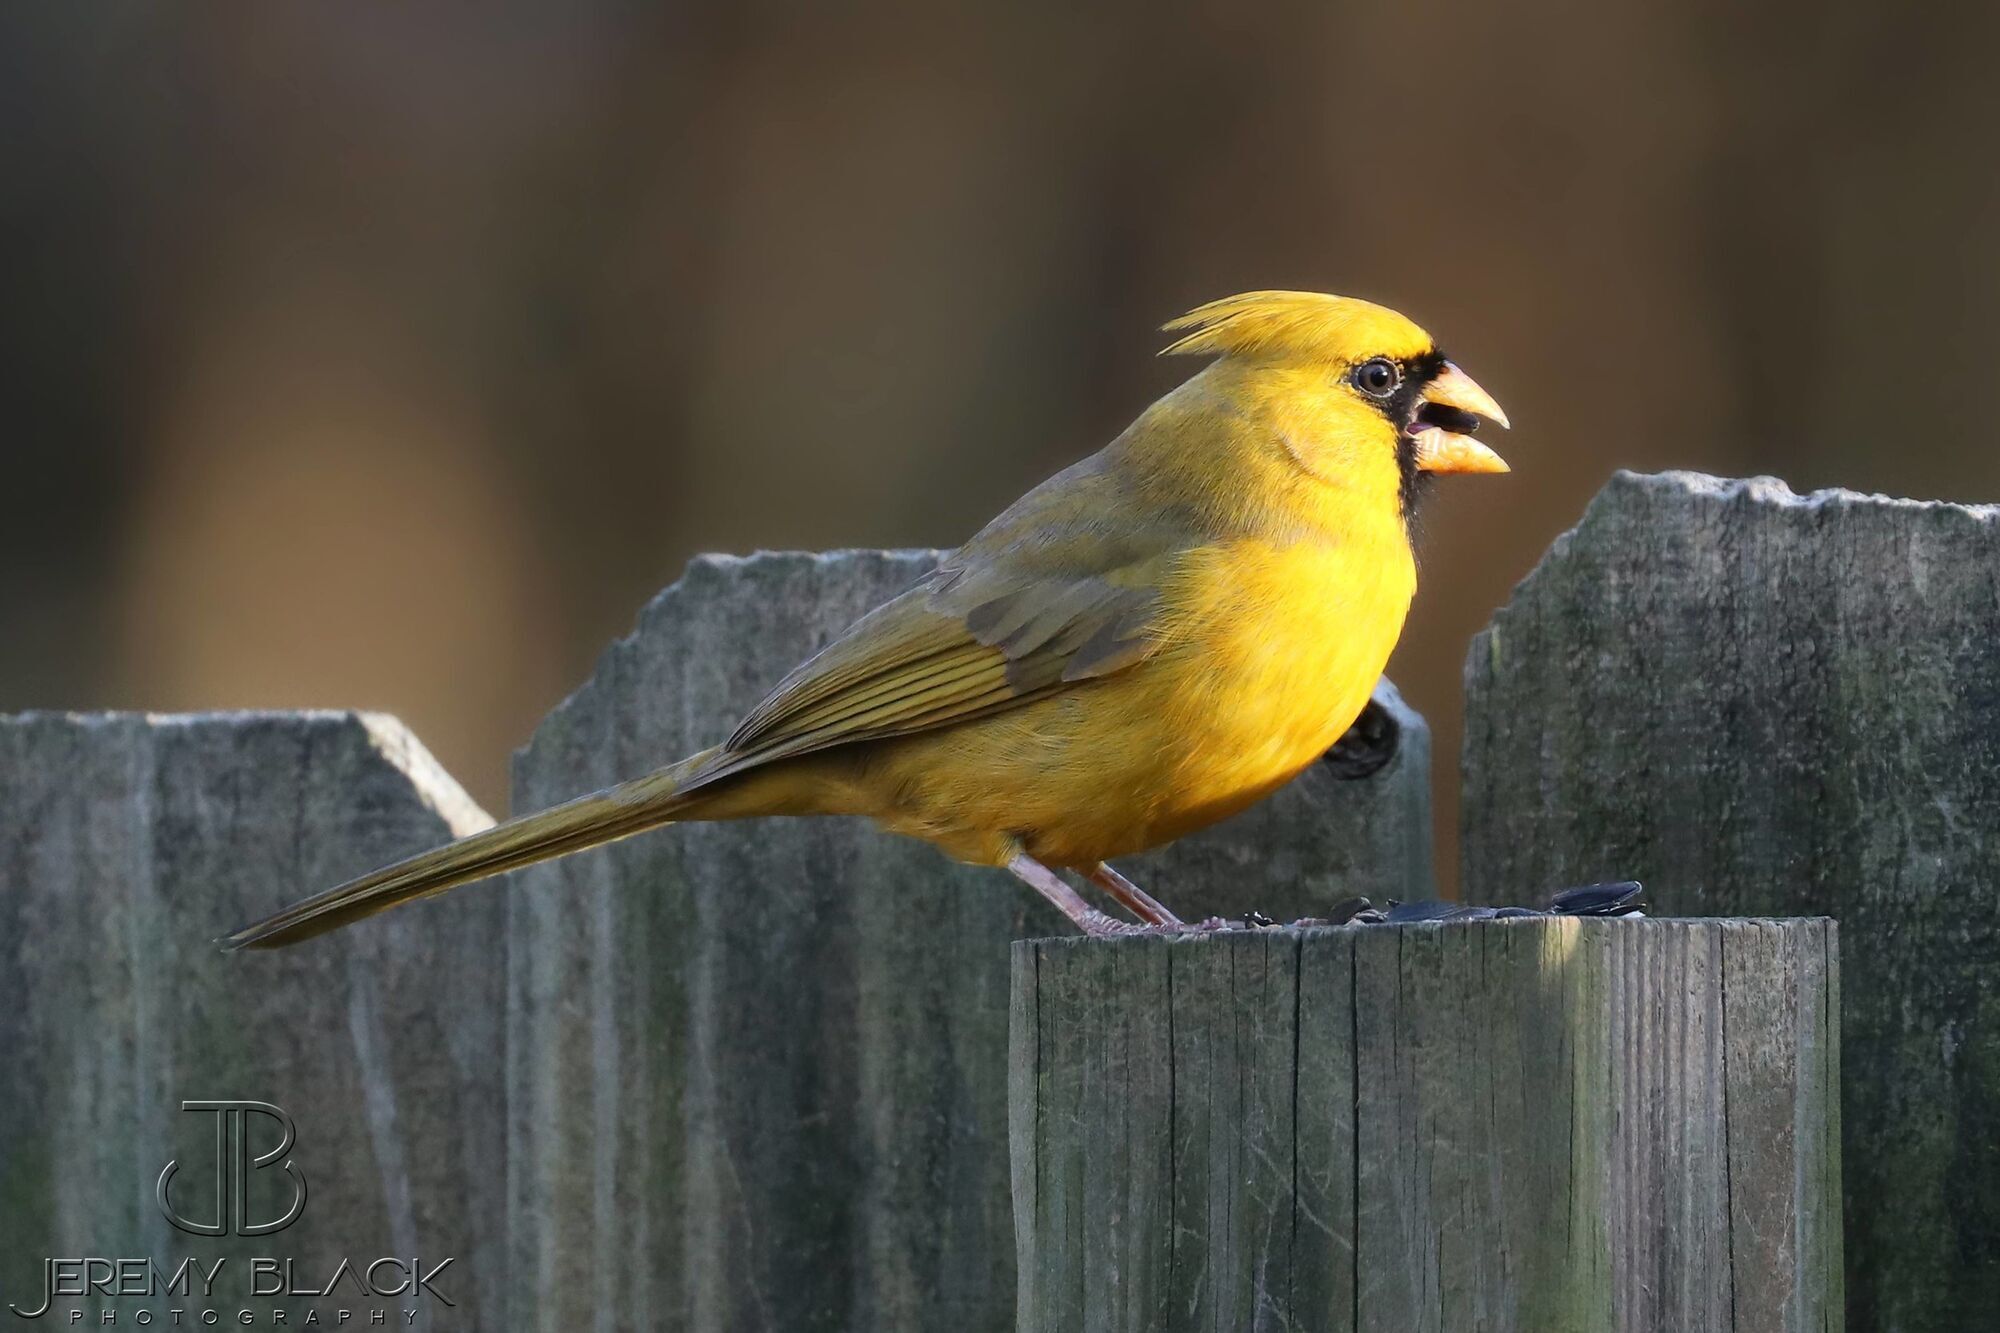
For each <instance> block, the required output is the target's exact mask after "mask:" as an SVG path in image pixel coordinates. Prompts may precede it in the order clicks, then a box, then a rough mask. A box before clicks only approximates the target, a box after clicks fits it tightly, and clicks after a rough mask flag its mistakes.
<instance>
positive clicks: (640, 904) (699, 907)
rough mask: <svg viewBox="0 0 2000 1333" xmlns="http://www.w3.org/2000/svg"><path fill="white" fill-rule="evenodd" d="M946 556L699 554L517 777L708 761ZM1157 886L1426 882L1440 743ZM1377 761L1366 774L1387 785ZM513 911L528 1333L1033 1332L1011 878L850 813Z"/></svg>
mask: <svg viewBox="0 0 2000 1333" xmlns="http://www.w3.org/2000/svg"><path fill="white" fill-rule="evenodd" d="M934 560H935V555H934V553H929V552H847V553H839V554H832V555H819V556H812V555H761V556H756V557H752V558H750V559H730V558H720V557H712V558H703V559H700V560H697V561H695V562H694V563H693V564H692V565H690V567H689V568H688V571H687V574H686V576H685V577H684V578H683V579H682V580H681V581H680V582H679V583H677V584H676V585H674V587H672V588H670V589H669V590H667V592H665V593H664V594H662V595H661V597H660V598H659V599H657V600H656V601H655V602H654V603H653V605H652V606H651V607H650V608H649V609H648V610H647V611H646V613H645V615H644V616H643V617H642V618H641V621H640V623H639V626H638V628H637V630H636V631H635V632H634V633H633V635H632V636H631V637H629V638H627V639H625V640H624V641H622V642H620V643H619V644H617V645H615V646H614V647H613V648H612V649H611V650H610V651H609V652H608V653H607V654H606V655H605V658H604V660H603V662H602V663H601V664H600V665H599V667H598V670H597V672H596V674H595V676H594V677H593V678H592V680H591V681H590V682H589V683H588V684H586V685H585V686H584V687H583V688H582V689H580V690H579V691H578V692H577V693H576V694H575V695H574V696H573V697H572V698H571V699H570V700H569V701H568V702H567V703H565V704H564V705H563V706H562V707H561V708H559V709H557V710H556V712H555V713H553V714H552V715H551V716H550V718H549V719H548V721H547V722H546V723H544V725H543V726H542V728H541V730H540V731H539V732H538V733H537V734H536V736H535V739H534V741H533V742H532V743H531V744H530V745H529V746H528V747H527V749H526V750H524V751H523V752H522V754H521V756H520V758H519V760H518V762H517V765H516V792H515V806H516V808H517V809H521V810H527V809H533V808H537V807H540V806H543V805H547V804H550V803H552V802H554V801H556V800H559V799H561V798H564V797H567V796H571V795H574V794H576V793H577V792H580V791H584V790H588V789H592V788H595V787H601V786H603V785H605V784H607V783H609V782H611V781H614V780H616V779H619V778H625V777H630V776H633V775H634V774H637V773H640V772H643V771H645V770H646V769H647V768H649V767H651V766H654V765H656V764H659V763H661V762H664V761H666V760H669V759H674V758H678V757H679V756H681V755H683V754H686V753H689V752H692V751H694V750H696V749H699V748H701V747H703V746H706V745H712V744H714V743H715V742H716V741H717V740H719V739H720V738H721V737H722V736H724V735H726V734H727V733H728V731H729V730H730V728H731V726H732V725H733V724H734V722H735V720H736V719H737V718H738V717H739V716H741V714H742V713H743V712H744V711H745V710H746V709H748V708H749V707H750V706H751V705H752V704H754V703H755V702H756V701H757V699H758V698H759V697H760V696H761V695H762V693H763V692H764V691H765V690H766V689H768V688H769V687H770V686H771V685H772V684H773V683H775V682H776V681H777V680H778V679H779V678H780V677H781V676H783V675H784V674H785V672H786V671H787V670H789V669H790V668H791V667H792V666H793V665H794V664H795V663H797V662H798V661H800V660H802V659H803V658H804V657H806V656H807V655H808V654H810V653H811V652H813V651H814V650H815V649H817V648H818V647H819V646H821V645H822V644H823V643H824V642H825V641H826V640H827V639H828V638H829V637H830V636H831V635H832V634H834V633H835V632H837V631H838V630H839V629H841V628H842V627H843V626H845V625H846V624H847V623H848V622H849V621H850V620H852V619H853V618H854V617H855V616H857V615H859V614H860V613H862V612H863V611H865V610H867V609H868V608H869V607H871V606H873V605H875V604H876V603H878V602H880V601H882V600H884V599H885V598H887V597H888V596H890V595H892V594H894V593H896V592H898V591H900V590H901V589H902V588H904V587H906V586H907V585H908V584H910V583H911V582H913V581H914V580H915V579H916V578H917V577H918V576H919V575H921V574H922V573H923V572H925V571H926V570H928V569H929V568H930V567H931V565H932V563H934ZM1378 697H1379V698H1380V699H1381V700H1382V701H1383V703H1384V707H1385V710H1386V711H1385V712H1384V713H1383V714H1382V715H1381V717H1382V718H1383V719H1386V721H1387V723H1388V724H1390V726H1389V729H1390V730H1391V731H1392V732H1398V731H1399V732H1400V748H1399V749H1398V751H1397V753H1396V755H1395V758H1394V759H1393V761H1392V762H1390V763H1389V764H1387V765H1386V766H1385V767H1383V768H1381V769H1380V771H1378V772H1376V773H1375V774H1374V775H1373V776H1372V777H1369V778H1367V779H1366V780H1362V781H1339V780H1336V778H1335V776H1334V774H1333V772H1332V771H1331V770H1330V769H1328V770H1316V771H1314V772H1311V773H1308V774H1307V775H1305V777H1303V778H1302V779H1301V780H1300V781H1299V782H1297V783H1294V784H1293V785H1292V786H1291V787H1290V788H1288V789H1287V790H1285V791H1283V792H1281V793H1279V794H1278V795H1277V796H1275V797H1274V798H1273V799H1272V800H1271V801H1269V802H1267V803H1266V804H1265V805H1264V806H1262V807H1260V808H1259V809H1257V810H1255V811H1252V812H1250V813H1248V814H1246V815H1245V816H1244V817H1242V818H1241V819H1239V820H1237V821H1233V822H1231V823H1230V824H1227V825H1224V826H1222V827H1219V828H1217V829H1214V830H1211V831H1209V832H1208V833H1207V834H1205V835H1202V836H1200V837H1197V838H1193V839H1189V840H1187V841H1186V842H1184V843H1182V844H1180V845H1177V846H1175V847H1172V848H1168V849H1166V850H1164V851H1162V852H1159V853H1155V854H1153V855H1151V856H1148V857H1143V858H1138V859H1135V860H1134V861H1132V862H1131V863H1129V866H1128V867H1127V868H1129V869H1130V870H1131V871H1132V873H1133V875H1134V877H1135V878H1137V879H1138V880H1139V881H1140V882H1141V883H1143V884H1145V885H1146V886H1147V887H1148V888H1150V889H1152V890H1153V891H1154V892H1155V893H1157V894H1158V895H1159V896H1160V897H1162V898H1163V899H1165V900H1166V901H1167V902H1169V903H1170V904H1172V905H1174V906H1175V907H1176V908H1177V909H1180V910H1182V911H1184V912H1192V913H1195V914H1206V913H1209V912H1222V913H1234V914H1241V913H1242V912H1244V911H1246V910H1249V909H1252V908H1258V909H1262V910H1264V911H1267V912H1269V913H1271V914H1272V915H1274V916H1275V915H1280V914H1287V915H1290V916H1297V915H1303V914H1308V913H1311V912H1314V911H1317V910H1321V909H1324V908H1325V907H1327V906H1329V905H1330V904H1332V903H1333V902H1335V901H1338V900H1339V899H1340V898H1342V897H1345V896H1348V895H1350V894H1353V893H1367V894H1370V895H1372V896H1378V897H1381V896H1387V897H1424V896H1429V895H1430V893H1431V892H1432V890H1431V888H1430V862H1429V857H1428V853H1427V851H1426V848H1427V846H1428V840H1429V804H1428V784H1429V775H1428V774H1429V769H1428V758H1429V754H1428V737H1427V735H1426V733H1425V730H1424V727H1423V724H1422V722H1421V720H1419V719H1418V718H1417V717H1416V716H1415V715H1414V714H1413V713H1410V712H1409V711H1408V710H1407V709H1405V708H1403V707H1402V705H1401V704H1400V702H1399V701H1396V700H1395V699H1394V696H1393V692H1392V691H1389V692H1385V693H1384V694H1383V695H1381V696H1378ZM1361 766H1362V767H1365V766H1366V765H1365V764H1364V765H1361ZM517 879H518V881H519V882H517V883H516V884H514V885H513V886H512V888H511V891H510V892H509V894H508V904H509V909H510V913H511V924H510V934H509V939H510V954H511V958H512V961H513V966H512V977H511V981H510V998H509V1005H508V1025H509V1026H508V1032H509V1043H508V1049H509V1056H508V1064H509V1080H508V1082H509V1148H510V1151H509V1156H508V1177H509V1200H510V1205H511V1206H510V1209H509V1217H510V1223H509V1225H510V1229H511V1233H512V1244H511V1250H510V1255H511V1263H510V1271H511V1273H512V1276H513V1293H512V1294H513V1306H512V1309H513V1318H512V1320H511V1321H510V1327H512V1328H516V1329H529V1328H536V1329H546V1330H551V1331H555V1330H569V1329H574V1328H580V1327H604V1328H609V1327H616V1326H624V1325H625V1324H627V1323H630V1324H637V1325H652V1326H660V1327H673V1328H686V1329H692V1330H725V1329H736V1328H752V1327H771V1328H782V1329H786V1330H788V1331H793V1333H806V1331H807V1330H814V1329H827V1330H846V1329H859V1328H939V1327H950V1328H953V1329H958V1330H962V1331H963V1333H977V1331H979V1330H1000V1329H1005V1328H1011V1327H1012V1326H1013V1319H1014V1316H1013V1301H1014V1247H1013V1227H1012V1222H1011V1217H1010V1212H1009V1208H1008V1196H1007V1179H1008V1170H1007V1140H1006V1050H1007V984H1008V983H1007V958H1006V955H1007V949H1006V945H1007V942H1008V941H1010V940H1013V939H1016V938H1019V937H1022V936H1024V935H1055V934H1063V933H1066V931H1067V927H1066V925H1065V924H1064V923H1063V922H1061V921H1060V920H1059V919H1057V918H1056V917H1055V916H1054V914H1053V913H1051V912H1048V911H1047V910H1046V909H1044V908H1042V907H1041V906H1040V905H1039V903H1037V902H1035V901H1034V900H1032V899H1031V896H1030V895H1028V894H1026V893H1024V892H1023V891H1021V890H1020V889H1019V888H1018V887H1017V886H1016V885H1015V884H1014V883H1013V882H1012V881H1011V880H1009V879H1008V878H1007V877H1006V876H1004V875H1002V874H1000V873H999V872H997V871H990V870H978V869H968V868H965V867H959V866H953V865H951V864H949V863H948V862H946V861H945V860H944V859H943V858H942V857H940V856H939V855H938V854H937V853H936V852H934V851H932V850H930V849H928V848H925V847H922V846H919V845H917V844H913V843H908V842H904V841H900V840H896V839H891V838H886V837H883V836H882V835H880V834H877V833H875V832H873V831H872V830H869V829H867V828H865V827H863V826H862V825H860V824H859V823H857V822H854V821H843V820H798V821H754V822H750V823H745V824H718V825H693V826H688V827H683V828H675V829H671V830H667V831H664V832H662V833H659V834H655V835H651V836H648V837H645V838H641V839H637V840H634V841H633V842H631V843H627V844H621V845H619V846H616V847H613V848H609V849H607V850H606V851H604V852H602V853H597V854H594V855H591V856H586V857H579V858H573V859H571V860H569V861H564V862H559V863H556V864H554V865H550V866H545V867H539V868H536V869H534V870H531V871H528V872H526V873H524V874H522V875H520V876H518V877H517Z"/></svg>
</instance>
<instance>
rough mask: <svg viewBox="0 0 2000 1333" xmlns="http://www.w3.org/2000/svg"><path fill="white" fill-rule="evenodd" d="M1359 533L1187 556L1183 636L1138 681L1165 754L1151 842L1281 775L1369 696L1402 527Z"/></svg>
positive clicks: (1389, 635) (1217, 812)
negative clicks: (1167, 762)
mask: <svg viewBox="0 0 2000 1333" xmlns="http://www.w3.org/2000/svg"><path fill="white" fill-rule="evenodd" d="M1367 537H1368V534H1366V533H1365V532H1356V531H1350V533H1349V534H1348V536H1347V538H1346V539H1345V540H1341V541H1296V542H1291V543H1285V544H1274V543H1269V542H1262V541H1245V542H1238V543H1233V544H1231V545H1229V546H1226V547H1221V548H1214V549H1212V550H1209V551H1205V552H1202V553H1200V554H1199V557H1198V559H1196V560H1195V561H1193V562H1191V564H1190V568H1189V569H1188V570H1187V572H1186V574H1185V575H1184V578H1183V580H1182V582H1181V585H1180V587H1178V588H1177V589H1176V590H1175V591H1176V596H1177V598H1178V599H1179V605H1177V606H1176V608H1175V612H1176V618H1177V620H1178V621H1179V623H1180V625H1181V629H1180V634H1181V636H1182V637H1181V639H1180V641H1179V642H1177V643H1176V645H1175V647H1174V649H1173V650H1171V651H1170V652H1169V654H1168V655H1167V660H1165V661H1163V662H1162V663H1161V667H1162V669H1161V670H1160V671H1159V672H1157V673H1147V674H1148V675H1149V676H1151V679H1149V680H1147V681H1146V682H1145V684H1146V685H1147V686H1148V687H1150V688H1151V689H1152V690H1154V691H1156V692H1157V694H1158V696H1159V701H1160V703H1161V705H1162V717H1163V726H1162V728H1161V733H1162V734H1161V741H1162V746H1163V751H1164V752H1165V753H1166V754H1168V755H1170V756H1171V757H1172V760H1173V771H1172V774H1171V777H1170V779H1169V781H1167V782H1166V783H1165V784H1164V791H1163V802H1162V808H1161V810H1160V811H1159V817H1160V821H1161V822H1162V824H1163V827H1162V828H1161V829H1160V830H1158V831H1159V832H1160V833H1162V834H1163V835H1164V836H1163V837H1162V838H1161V839H1160V840H1162V841H1164V840H1165V839H1166V838H1171V837H1176V836H1179V834H1180V833H1182V832H1185V831H1188V829H1190V828H1193V827H1199V826H1200V825H1201V824H1203V823H1207V822H1210V821H1211V820H1212V819H1214V818H1221V817H1223V816H1224V815H1226V814H1229V813H1234V811H1235V810H1238V809H1241V808H1243V807H1244V806H1246V805H1248V804H1250V803H1251V802H1253V801H1255V800H1256V799H1258V798H1259V797H1261V796H1262V795H1264V794H1265V793H1267V792H1269V791H1270V790H1271V789H1272V788H1273V787H1276V786H1277V785H1279V784H1281V783H1283V782H1285V781H1288V780H1289V779H1290V778H1291V777H1293V776H1294V775H1295V774H1297V773H1298V772H1299V770H1300V769H1302V768H1304V767H1305V766H1306V765H1307V764H1310V763H1311V762H1312V761H1313V760H1314V759H1316V758H1318V757H1319V756H1320V755H1321V754H1323V753H1325V751H1326V749H1327V747H1328V746H1330V745H1332V744H1333V742H1334V741H1336V740H1338V739H1339V738H1340V735H1341V733H1342V732H1344V731H1345V730H1346V729H1347V728H1348V726H1349V725H1350V724H1351V723H1352V722H1353V721H1354V718H1355V716H1356V715H1357V714H1359V713H1360V711H1361V709H1362V708H1363V707H1364V706H1365V705H1366V704H1367V702H1368V697H1369V694H1370V693H1371V692H1372V691H1373V689H1374V687H1375V682H1376V681H1377V680H1378V679H1379V678H1380V677H1381V675H1382V669H1383V667H1384V666H1385V665H1387V663H1388V659H1389V653H1390V651H1391V649H1393V648H1394V647H1395V643H1396V639H1397V636H1398V635H1399V634H1400V633H1401V632H1402V627H1403V619H1404V617H1405V616H1406V615H1407V613H1408V611H1409V607H1410V599H1411V596H1412V595H1413V594H1414V592H1415V590H1416V572H1415V566H1414V564H1413V562H1412V560H1411V558H1410V554H1409V547H1408V545H1407V543H1406V542H1405V541H1404V540H1403V538H1402V535H1401V533H1400V532H1394V533H1391V534H1388V535H1387V537H1386V539H1385V540H1382V541H1371V540H1368V539H1367Z"/></svg>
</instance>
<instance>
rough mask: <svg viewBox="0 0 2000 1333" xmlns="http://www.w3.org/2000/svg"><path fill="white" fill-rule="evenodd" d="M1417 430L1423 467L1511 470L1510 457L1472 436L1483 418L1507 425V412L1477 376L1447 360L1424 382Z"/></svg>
mask: <svg viewBox="0 0 2000 1333" xmlns="http://www.w3.org/2000/svg"><path fill="white" fill-rule="evenodd" d="M1421 402H1422V404H1423V405H1422V406H1420V407H1419V408H1418V409H1417V419H1416V422H1415V427H1414V435H1415V438H1416V441H1417V468H1418V470H1419V471H1422V472H1505V471H1507V461H1506V460H1505V459H1503V458H1502V457H1500V455H1498V454H1496V453H1494V452H1493V451H1492V450H1491V449H1488V448H1487V447H1486V446H1485V445H1483V444H1481V443H1480V442H1479V441H1477V440H1475V439H1473V438H1472V433H1473V432H1474V431H1476V430H1478V429H1479V422H1480V419H1481V418H1484V419H1486V420H1488V421H1491V422H1493V423H1494V424H1495V425H1497V426H1499V427H1500V428H1501V429H1502V430H1505V429H1506V428H1507V414H1506V413H1505V412H1503V411H1501V410H1500V404H1498V403H1496V402H1494V401H1493V395H1492V394H1490V393H1488V392H1486V390H1484V389H1482V388H1480V387H1479V385H1478V383H1477V382H1476V381H1474V380H1473V378H1472V376H1470V375H1468V374H1466V373H1465V372H1464V371H1462V370H1460V369H1459V368H1458V367H1457V366H1454V365H1453V364H1452V363H1451V362H1449V361H1447V362H1445V363H1444V369H1443V370H1442V371H1441V372H1439V373H1438V374H1437V375H1436V376H1434V377H1433V378H1432V380H1431V382H1430V383H1429V384H1427V385H1426V386H1424V392H1423V396H1422V399H1421Z"/></svg>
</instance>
